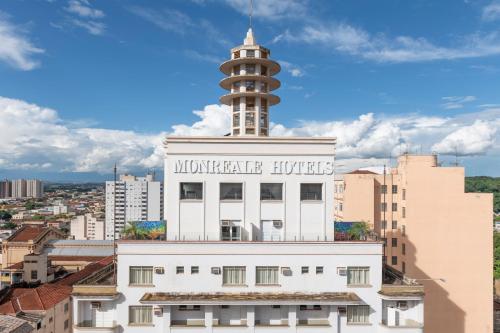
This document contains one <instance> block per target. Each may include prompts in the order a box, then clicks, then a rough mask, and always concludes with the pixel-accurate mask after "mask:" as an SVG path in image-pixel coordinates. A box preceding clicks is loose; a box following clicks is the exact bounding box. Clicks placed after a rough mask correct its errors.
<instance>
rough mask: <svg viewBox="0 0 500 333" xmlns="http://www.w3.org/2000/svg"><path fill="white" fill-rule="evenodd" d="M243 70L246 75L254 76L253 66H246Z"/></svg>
mask: <svg viewBox="0 0 500 333" xmlns="http://www.w3.org/2000/svg"><path fill="white" fill-rule="evenodd" d="M245 70H246V71H247V74H255V65H254V64H246V65H245Z"/></svg>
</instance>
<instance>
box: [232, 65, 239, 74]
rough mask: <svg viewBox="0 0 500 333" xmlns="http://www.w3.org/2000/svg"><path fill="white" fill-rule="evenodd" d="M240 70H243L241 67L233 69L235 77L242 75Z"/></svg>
mask: <svg viewBox="0 0 500 333" xmlns="http://www.w3.org/2000/svg"><path fill="white" fill-rule="evenodd" d="M240 69H241V67H240V65H236V66H234V67H233V73H234V75H240Z"/></svg>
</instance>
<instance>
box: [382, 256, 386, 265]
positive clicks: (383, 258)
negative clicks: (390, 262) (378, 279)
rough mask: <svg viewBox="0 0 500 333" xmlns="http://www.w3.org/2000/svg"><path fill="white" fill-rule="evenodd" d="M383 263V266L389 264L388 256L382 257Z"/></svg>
mask: <svg viewBox="0 0 500 333" xmlns="http://www.w3.org/2000/svg"><path fill="white" fill-rule="evenodd" d="M382 263H383V264H387V256H383V257H382Z"/></svg>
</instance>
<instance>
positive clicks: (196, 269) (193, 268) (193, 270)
mask: <svg viewBox="0 0 500 333" xmlns="http://www.w3.org/2000/svg"><path fill="white" fill-rule="evenodd" d="M199 272H200V267H199V266H191V274H198V273H199Z"/></svg>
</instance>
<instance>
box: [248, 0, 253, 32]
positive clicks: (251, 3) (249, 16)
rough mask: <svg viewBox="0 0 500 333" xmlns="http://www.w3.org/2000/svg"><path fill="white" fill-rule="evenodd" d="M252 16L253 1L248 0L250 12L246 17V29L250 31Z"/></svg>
mask: <svg viewBox="0 0 500 333" xmlns="http://www.w3.org/2000/svg"><path fill="white" fill-rule="evenodd" d="M252 15H253V0H250V12H249V15H248V19H249V25H248V28H249V29H250V30H252Z"/></svg>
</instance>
